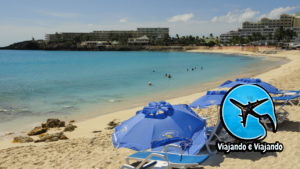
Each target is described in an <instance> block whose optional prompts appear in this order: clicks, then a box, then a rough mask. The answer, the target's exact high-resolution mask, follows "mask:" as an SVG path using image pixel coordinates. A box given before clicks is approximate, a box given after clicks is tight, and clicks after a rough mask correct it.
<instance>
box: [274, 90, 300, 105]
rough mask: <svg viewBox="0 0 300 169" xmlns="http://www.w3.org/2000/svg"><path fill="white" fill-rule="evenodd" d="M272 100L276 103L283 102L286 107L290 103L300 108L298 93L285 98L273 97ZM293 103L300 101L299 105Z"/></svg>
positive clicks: (299, 95) (299, 94)
mask: <svg viewBox="0 0 300 169" xmlns="http://www.w3.org/2000/svg"><path fill="white" fill-rule="evenodd" d="M272 99H273V100H274V101H283V102H284V105H286V104H287V103H290V104H291V105H293V106H299V105H300V102H299V99H300V93H297V94H295V95H284V96H276V97H272ZM293 101H298V102H297V103H294V102H293Z"/></svg>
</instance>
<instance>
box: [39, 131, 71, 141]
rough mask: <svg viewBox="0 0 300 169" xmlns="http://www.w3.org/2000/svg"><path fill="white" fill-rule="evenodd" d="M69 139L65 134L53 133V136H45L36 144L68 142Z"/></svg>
mask: <svg viewBox="0 0 300 169" xmlns="http://www.w3.org/2000/svg"><path fill="white" fill-rule="evenodd" d="M66 139H68V137H66V136H65V135H64V133H63V132H59V133H53V134H45V135H44V136H42V137H40V139H39V140H36V141H35V142H36V143H38V142H52V141H58V140H66Z"/></svg>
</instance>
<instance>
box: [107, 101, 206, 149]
mask: <svg viewBox="0 0 300 169" xmlns="http://www.w3.org/2000/svg"><path fill="white" fill-rule="evenodd" d="M205 126H206V122H205V120H204V119H202V118H201V117H199V116H198V115H197V114H196V113H195V112H194V111H193V110H192V109H190V108H189V107H188V105H184V104H180V105H173V106H172V105H171V104H169V103H167V102H164V101H161V102H150V103H149V105H148V106H146V107H144V108H143V110H140V111H138V112H137V113H136V115H135V116H133V117H131V118H130V119H128V120H126V121H124V122H123V123H121V124H120V125H119V126H117V127H116V128H115V132H114V133H113V135H112V140H113V145H114V146H115V147H117V148H120V147H126V148H129V149H133V150H137V151H141V150H146V149H149V148H152V149H155V148H158V147H161V146H164V145H167V144H170V143H175V142H180V141H188V142H189V143H190V145H189V147H191V145H192V147H193V148H192V149H193V151H192V152H191V153H193V154H194V153H196V151H197V150H200V148H201V147H203V146H204V144H205V141H206V139H207V138H206V133H205Z"/></svg>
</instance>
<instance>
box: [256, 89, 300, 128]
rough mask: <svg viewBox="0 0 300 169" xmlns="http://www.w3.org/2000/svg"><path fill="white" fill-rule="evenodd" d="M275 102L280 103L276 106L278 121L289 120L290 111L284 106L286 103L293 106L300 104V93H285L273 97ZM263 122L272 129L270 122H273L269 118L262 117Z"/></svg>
mask: <svg viewBox="0 0 300 169" xmlns="http://www.w3.org/2000/svg"><path fill="white" fill-rule="evenodd" d="M272 99H273V102H274V103H275V104H280V105H279V106H277V107H276V110H275V112H276V117H277V121H278V123H282V122H284V121H286V120H287V117H288V115H289V113H288V111H287V110H286V109H285V108H284V107H285V106H286V105H288V104H290V105H292V106H299V105H300V93H299V94H295V95H283V96H275V97H272ZM261 122H262V123H263V124H265V126H266V128H267V129H268V130H271V128H270V126H269V124H270V123H271V122H270V120H269V119H261Z"/></svg>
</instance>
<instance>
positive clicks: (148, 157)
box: [121, 144, 209, 169]
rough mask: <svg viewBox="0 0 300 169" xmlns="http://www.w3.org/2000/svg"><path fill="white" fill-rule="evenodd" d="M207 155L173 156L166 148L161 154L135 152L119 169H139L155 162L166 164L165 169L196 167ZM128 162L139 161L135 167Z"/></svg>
mask: <svg viewBox="0 0 300 169" xmlns="http://www.w3.org/2000/svg"><path fill="white" fill-rule="evenodd" d="M165 147H177V146H175V145H171V144H170V145H168V146H165ZM208 157H209V155H208V154H203V155H185V154H174V153H169V152H168V151H167V150H166V148H165V149H164V151H162V152H156V151H143V152H136V153H134V154H132V155H130V156H128V157H127V158H126V163H127V164H125V165H123V166H122V167H121V169H126V168H128V169H140V167H142V166H144V165H145V164H147V163H151V164H153V163H155V162H157V161H164V162H166V164H167V166H165V167H166V168H169V169H171V168H173V167H176V168H183V169H184V168H188V167H193V166H198V165H199V164H201V163H203V162H204V161H205V160H206V159H208ZM130 160H135V161H136V160H137V161H141V163H140V164H139V165H138V166H137V167H133V166H131V165H129V164H130Z"/></svg>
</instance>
